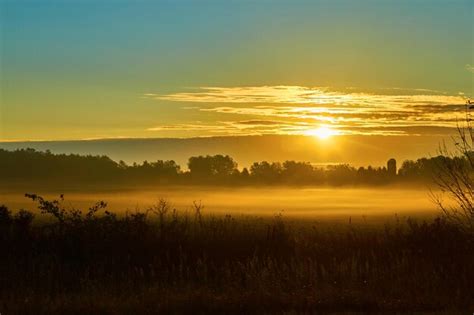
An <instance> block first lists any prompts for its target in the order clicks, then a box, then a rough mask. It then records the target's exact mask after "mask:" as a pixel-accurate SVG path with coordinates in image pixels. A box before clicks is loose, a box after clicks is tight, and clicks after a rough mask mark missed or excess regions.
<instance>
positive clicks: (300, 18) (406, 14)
mask: <svg viewBox="0 0 474 315" xmlns="http://www.w3.org/2000/svg"><path fill="white" fill-rule="evenodd" d="M473 21H474V2H473V1H471V0H444V1H441V0H396V1H391V0H378V1H375V0H371V1H368V0H359V1H353V0H333V1H329V0H319V1H316V0H315V1H301V0H293V1H279V0H260V1H259V0H254V1H250V0H241V1H237V0H229V1H217V0H216V1H198V0H192V1H191V0H175V1H171V0H170V1H159V0H157V1H146V0H129V1H125V0H117V1H114V0H102V1H92V0H69V1H66V0H62V1H61V0H55V1H49V0H30V1H26V0H14V1H13V0H0V36H1V41H0V93H1V94H0V101H1V103H0V141H20V140H76V139H98V138H154V137H158V138H161V137H177V138H178V137H179V138H183V137H184V138H187V137H209V136H235V135H263V134H265V135H267V134H269V135H273V134H277V135H309V136H311V135H316V136H322V138H325V136H328V135H330V136H332V135H334V136H351V135H357V136H358V137H359V136H366V137H370V136H387V137H406V139H407V141H419V140H417V136H437V135H446V134H449V133H451V132H452V131H453V127H455V126H456V121H457V120H458V119H459V118H460V117H462V114H463V108H464V104H465V102H466V99H468V98H470V97H472V96H473V95H474V22H473Z"/></svg>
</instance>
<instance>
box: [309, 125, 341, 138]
mask: <svg viewBox="0 0 474 315" xmlns="http://www.w3.org/2000/svg"><path fill="white" fill-rule="evenodd" d="M335 134H336V132H335V131H334V130H332V129H331V128H329V127H326V126H321V127H319V128H318V129H313V130H309V131H308V135H311V136H315V137H318V138H319V139H321V140H326V139H328V138H329V137H331V136H334V135H335Z"/></svg>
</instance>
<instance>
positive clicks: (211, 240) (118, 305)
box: [0, 195, 474, 314]
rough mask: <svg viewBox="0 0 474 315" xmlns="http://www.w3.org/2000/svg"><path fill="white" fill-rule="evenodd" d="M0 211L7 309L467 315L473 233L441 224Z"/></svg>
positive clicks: (0, 267)
mask: <svg viewBox="0 0 474 315" xmlns="http://www.w3.org/2000/svg"><path fill="white" fill-rule="evenodd" d="M29 197H30V198H32V199H33V200H35V201H37V202H38V205H39V209H40V210H41V211H42V212H43V213H44V215H50V216H52V218H53V219H54V220H53V221H48V223H42V224H33V223H32V217H31V216H29V215H28V213H29V212H26V211H23V212H21V214H19V213H16V214H15V215H14V214H12V213H11V212H10V211H9V210H8V209H7V208H6V207H2V208H0V248H1V254H2V255H1V256H2V259H1V263H0V280H1V286H0V312H1V313H2V314H132V313H133V314H265V313H266V314H274V313H287V314H296V313H298V314H299V313H313V314H318V313H329V312H333V313H341V314H343V313H344V314H345V313H347V314H350V313H351V312H363V313H380V312H387V313H393V314H396V313H402V312H412V313H414V312H419V313H426V312H439V313H440V314H444V313H446V314H448V313H449V314H452V313H456V312H459V313H463V312H464V313H469V312H472V310H473V309H474V268H472V266H473V265H474V255H473V253H474V237H473V236H472V235H470V234H467V233H465V232H462V231H461V230H459V229H458V228H457V227H456V226H453V225H451V224H449V223H447V222H445V221H444V220H443V219H435V220H433V221H430V222H416V221H410V220H408V221H407V222H398V223H394V224H391V225H386V226H380V227H379V228H367V227H361V226H355V225H351V224H341V225H337V226H323V225H318V226H314V225H311V224H310V223H305V222H290V221H287V220H285V218H283V217H282V216H276V217H274V218H273V219H271V220H265V219H257V218H249V217H247V218H234V217H232V216H203V214H202V213H201V210H202V207H201V206H200V205H199V204H195V205H194V208H195V212H194V213H192V214H189V213H188V214H181V213H179V212H177V211H176V210H174V209H172V208H171V207H170V206H169V204H168V203H167V202H166V201H164V200H162V201H160V202H159V203H158V204H157V205H155V206H154V207H151V208H150V209H147V211H145V212H142V213H140V212H137V213H129V214H127V215H126V216H123V217H118V216H116V215H115V214H113V213H110V212H107V211H106V204H104V203H97V204H96V205H94V206H93V207H91V208H90V209H88V210H87V211H84V212H81V211H79V210H77V209H66V208H64V207H63V206H62V200H61V199H60V200H53V201H48V200H44V199H43V198H41V197H39V196H36V195H29Z"/></svg>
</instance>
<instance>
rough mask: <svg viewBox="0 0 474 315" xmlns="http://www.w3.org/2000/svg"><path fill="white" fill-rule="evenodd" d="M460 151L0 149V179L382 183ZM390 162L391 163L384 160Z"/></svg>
mask: <svg viewBox="0 0 474 315" xmlns="http://www.w3.org/2000/svg"><path fill="white" fill-rule="evenodd" d="M464 159H465V157H446V156H441V155H440V156H437V157H433V158H420V159H418V160H416V161H411V160H408V161H404V162H403V163H402V165H401V166H400V168H399V169H398V170H397V169H396V166H395V165H394V163H395V161H394V160H393V159H392V160H391V161H389V163H388V167H372V166H368V167H359V168H355V167H353V166H350V165H348V164H338V165H328V166H325V167H319V166H314V165H312V164H310V163H308V162H298V161H285V162H283V163H280V162H267V161H261V162H255V163H253V164H252V165H251V166H250V167H248V168H247V167H244V168H242V169H239V168H238V164H237V162H236V161H235V160H234V159H233V158H232V157H230V156H228V155H212V156H211V155H206V156H193V157H190V158H189V160H188V163H187V169H186V170H184V169H182V168H181V166H180V165H178V164H177V163H176V162H175V161H173V160H168V161H164V160H157V161H153V162H149V161H144V162H143V163H141V164H139V163H133V164H131V165H129V164H127V163H125V162H124V161H119V162H115V161H114V160H112V159H110V158H109V157H107V156H93V155H78V154H53V153H51V152H50V151H44V152H42V151H36V150H34V149H19V150H15V151H7V150H3V149H0V174H1V176H0V181H3V182H22V181H35V180H38V181H43V182H45V183H47V182H48V181H67V182H71V181H74V182H79V183H80V182H84V181H94V182H97V183H106V182H121V181H127V182H133V183H147V184H152V183H155V184H226V185H246V184H257V185H258V184H262V185H278V184H287V185H326V184H327V185H383V184H390V183H396V182H400V181H402V182H406V181H425V182H426V181H429V180H431V179H432V178H433V176H434V175H435V173H436V170H437V168H438V166H439V165H441V164H443V163H446V162H447V161H448V162H452V163H458V164H459V163H461V164H462V163H464V161H463V160H464ZM391 163H392V165H390V164H391Z"/></svg>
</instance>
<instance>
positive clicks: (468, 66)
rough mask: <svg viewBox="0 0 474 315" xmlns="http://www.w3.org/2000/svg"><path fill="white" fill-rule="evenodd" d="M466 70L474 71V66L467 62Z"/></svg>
mask: <svg viewBox="0 0 474 315" xmlns="http://www.w3.org/2000/svg"><path fill="white" fill-rule="evenodd" d="M466 70H467V71H469V72H472V73H474V66H471V65H470V64H467V65H466Z"/></svg>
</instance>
